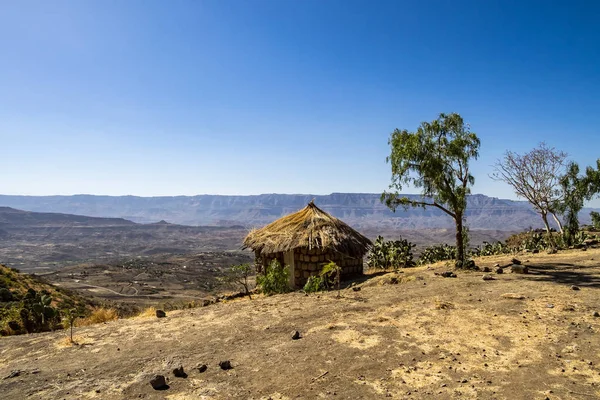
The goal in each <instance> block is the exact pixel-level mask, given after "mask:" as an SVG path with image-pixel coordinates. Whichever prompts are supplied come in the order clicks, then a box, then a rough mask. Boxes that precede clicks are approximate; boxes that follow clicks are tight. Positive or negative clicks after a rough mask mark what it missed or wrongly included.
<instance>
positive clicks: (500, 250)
mask: <svg viewBox="0 0 600 400" xmlns="http://www.w3.org/2000/svg"><path fill="white" fill-rule="evenodd" d="M510 252H511V248H510V247H509V246H508V245H507V244H506V243H503V242H496V243H489V242H483V244H482V245H481V246H479V247H477V248H475V249H473V250H472V251H471V256H472V257H480V256H497V255H501V254H508V253H510Z"/></svg>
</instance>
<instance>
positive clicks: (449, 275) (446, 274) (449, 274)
mask: <svg viewBox="0 0 600 400" xmlns="http://www.w3.org/2000/svg"><path fill="white" fill-rule="evenodd" d="M440 275H441V276H442V277H444V278H456V274H455V273H454V272H452V271H445V272H442V273H441V274H440Z"/></svg>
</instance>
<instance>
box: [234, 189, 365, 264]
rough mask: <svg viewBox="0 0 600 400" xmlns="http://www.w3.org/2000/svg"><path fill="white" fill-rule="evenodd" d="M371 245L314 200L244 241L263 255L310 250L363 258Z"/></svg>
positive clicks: (246, 246) (250, 234) (258, 230)
mask: <svg viewBox="0 0 600 400" xmlns="http://www.w3.org/2000/svg"><path fill="white" fill-rule="evenodd" d="M371 245H372V243H371V241H370V240H369V239H368V238H366V237H365V236H363V235H361V234H360V233H358V232H357V231H355V230H354V229H352V228H351V227H350V226H348V225H346V224H345V223H344V222H342V221H340V220H339V219H337V218H335V217H332V216H331V215H329V214H327V213H326V212H325V211H323V210H321V209H320V208H319V207H317V206H316V205H315V204H314V203H313V202H312V201H311V202H310V203H308V205H307V206H306V207H304V208H303V209H302V210H300V211H298V212H295V213H293V214H290V215H287V216H285V217H282V218H280V219H278V220H277V221H275V222H272V223H270V224H269V225H267V226H265V227H263V228H261V229H253V230H252V231H250V233H249V234H248V236H246V238H245V239H244V248H251V249H252V250H254V251H257V252H259V253H260V254H272V253H278V252H286V251H289V250H292V249H295V248H298V247H307V248H309V249H313V248H317V249H321V251H335V252H339V253H342V254H346V255H348V256H351V257H362V256H363V255H364V254H365V253H366V252H367V251H368V250H369V248H370V247H371Z"/></svg>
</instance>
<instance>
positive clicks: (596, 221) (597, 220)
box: [590, 211, 600, 230]
mask: <svg viewBox="0 0 600 400" xmlns="http://www.w3.org/2000/svg"><path fill="white" fill-rule="evenodd" d="M590 217H591V218H592V225H593V226H594V229H599V230H600V213H598V212H596V211H592V212H590Z"/></svg>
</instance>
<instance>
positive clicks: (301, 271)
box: [256, 248, 363, 288]
mask: <svg viewBox="0 0 600 400" xmlns="http://www.w3.org/2000/svg"><path fill="white" fill-rule="evenodd" d="M256 257H257V258H256V260H257V267H258V270H257V272H258V273H262V272H264V270H265V268H266V267H267V265H269V264H270V263H271V261H272V260H273V259H277V261H279V263H280V264H281V265H285V262H284V258H285V257H284V253H273V254H268V255H265V256H262V257H260V256H259V255H258V254H256ZM329 261H333V262H335V263H336V264H337V265H339V266H340V267H341V268H342V280H344V279H349V278H352V277H354V276H358V275H362V274H363V259H362V258H353V257H348V256H345V255H343V254H340V253H336V252H325V253H324V252H321V251H320V250H319V249H310V250H309V249H308V248H298V249H295V250H294V284H295V286H296V288H302V287H304V285H305V284H306V281H307V280H308V277H309V276H311V275H319V273H320V272H321V270H322V269H323V266H324V265H325V264H327V263H328V262H329Z"/></svg>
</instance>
